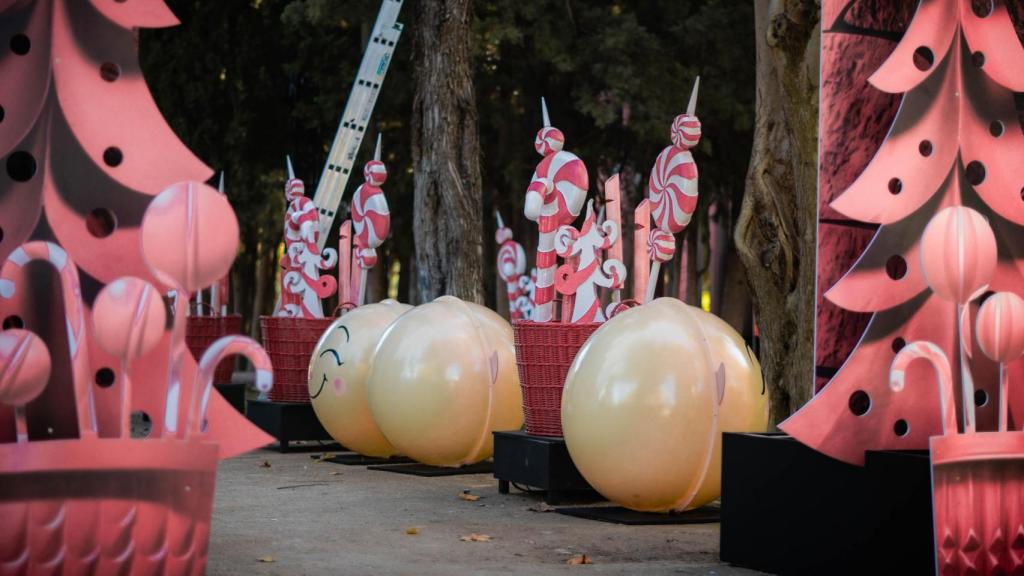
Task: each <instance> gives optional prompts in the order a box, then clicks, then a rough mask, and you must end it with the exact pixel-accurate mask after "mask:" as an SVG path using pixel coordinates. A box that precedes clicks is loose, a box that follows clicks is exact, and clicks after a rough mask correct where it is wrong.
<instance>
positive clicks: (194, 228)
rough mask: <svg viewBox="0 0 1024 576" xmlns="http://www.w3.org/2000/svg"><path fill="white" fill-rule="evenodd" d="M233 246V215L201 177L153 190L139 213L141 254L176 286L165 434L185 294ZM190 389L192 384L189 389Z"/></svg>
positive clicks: (172, 407) (227, 265)
mask: <svg viewBox="0 0 1024 576" xmlns="http://www.w3.org/2000/svg"><path fill="white" fill-rule="evenodd" d="M237 252H238V220H237V219H236V218H235V212H234V210H232V209H231V204H229V203H228V201H227V198H226V197H225V196H223V195H221V194H219V193H218V192H217V190H216V189H214V188H212V187H210V186H207V185H206V184H203V183H201V182H179V183H177V184H173V185H171V186H170V187H169V188H167V189H166V190H164V191H163V192H161V193H160V194H158V195H157V196H156V197H155V198H153V201H152V202H150V204H149V207H148V208H147V209H146V214H145V216H143V218H142V256H143V258H144V259H145V260H146V264H147V265H148V266H149V268H150V269H151V270H152V272H153V275H154V276H155V277H156V278H157V279H158V280H159V281H160V282H162V283H163V284H165V285H166V286H168V287H172V288H173V289H174V290H175V292H176V297H175V299H174V330H173V331H172V333H171V347H170V361H169V362H168V378H167V381H168V389H167V401H166V405H165V407H166V411H165V413H164V435H180V432H181V431H180V430H179V427H178V421H179V415H180V413H181V411H182V409H183V407H184V406H185V405H186V404H185V403H183V402H180V397H181V362H182V358H183V357H184V355H185V354H186V353H187V352H186V348H185V313H186V309H187V307H188V300H189V294H190V293H191V292H194V291H195V290H198V289H200V288H202V287H203V286H207V285H209V284H211V283H213V281H215V280H217V279H218V278H221V277H222V276H224V275H225V274H226V273H227V272H228V270H230V269H231V263H232V262H233V261H234V259H235V255H236V253H237ZM192 393H193V394H194V393H195V390H193V391H192Z"/></svg>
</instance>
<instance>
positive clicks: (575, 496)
mask: <svg viewBox="0 0 1024 576" xmlns="http://www.w3.org/2000/svg"><path fill="white" fill-rule="evenodd" d="M494 477H495V478H497V479H498V491H499V492H501V493H502V494H508V491H509V484H522V485H525V486H529V487H531V488H536V489H539V490H543V491H544V501H545V502H546V503H548V504H558V503H559V502H562V501H564V500H594V499H598V498H600V496H598V494H597V492H594V489H593V488H591V487H590V484H588V483H587V481H586V480H584V479H583V476H581V475H580V471H579V470H577V469H576V465H575V464H573V463H572V459H571V458H569V450H568V449H567V448H566V447H565V440H563V439H562V438H556V437H550V436H531V435H529V434H527V433H526V432H519V431H516V432H495V433H494Z"/></svg>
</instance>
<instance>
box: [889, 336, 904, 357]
mask: <svg viewBox="0 0 1024 576" xmlns="http://www.w3.org/2000/svg"><path fill="white" fill-rule="evenodd" d="M906 345H907V341H906V340H904V339H903V338H901V337H896V338H893V341H892V351H893V352H894V353H898V352H899V351H900V350H903V347H904V346H906Z"/></svg>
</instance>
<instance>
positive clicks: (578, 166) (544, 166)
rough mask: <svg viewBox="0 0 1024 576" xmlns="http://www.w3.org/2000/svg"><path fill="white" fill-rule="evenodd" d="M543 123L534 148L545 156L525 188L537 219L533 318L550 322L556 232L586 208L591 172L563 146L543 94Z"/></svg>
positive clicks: (529, 214) (528, 210)
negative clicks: (552, 122)
mask: <svg viewBox="0 0 1024 576" xmlns="http://www.w3.org/2000/svg"><path fill="white" fill-rule="evenodd" d="M541 110H542V112H543V115H544V127H543V128H541V130H540V131H539V132H538V133H537V138H536V140H535V141H534V148H535V149H536V150H537V152H538V153H540V154H541V155H542V156H544V159H543V160H541V161H540V164H538V165H537V169H536V170H534V172H533V179H532V180H531V181H530V185H529V187H528V188H527V189H526V202H525V207H524V208H523V214H524V215H526V217H527V218H529V219H530V220H532V221H534V222H536V223H537V227H538V229H539V233H540V238H539V240H538V242H537V289H536V296H535V306H536V307H535V310H534V320H535V321H537V322H549V321H551V318H552V313H553V303H554V298H555V270H556V269H557V267H558V262H557V258H556V254H555V233H556V232H557V231H558V228H559V227H560V226H564V225H568V224H572V222H573V220H575V219H576V217H577V216H579V214H580V211H581V210H582V209H583V203H584V201H585V200H586V197H587V187H588V183H589V176H588V175H587V167H586V165H584V164H583V161H582V160H580V159H579V157H577V156H576V155H575V154H573V153H571V152H566V151H564V150H562V146H563V145H564V144H565V137H564V136H563V135H562V132H561V131H560V130H558V129H557V128H553V127H552V126H551V121H550V119H549V118H548V108H547V104H546V103H545V102H544V99H543V98H541Z"/></svg>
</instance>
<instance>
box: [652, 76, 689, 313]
mask: <svg viewBox="0 0 1024 576" xmlns="http://www.w3.org/2000/svg"><path fill="white" fill-rule="evenodd" d="M699 87H700V77H699V76H698V77H697V80H696V81H695V82H694V84H693V92H691V93H690V103H689V105H688V106H687V107H686V114H681V115H679V116H677V117H676V119H675V121H673V122H672V145H671V146H669V147H667V148H665V149H664V150H662V151H661V153H660V154H658V158H657V160H655V162H654V167H653V168H652V169H651V177H650V180H649V181H648V190H649V197H650V202H651V218H653V220H654V226H655V228H657V229H659V230H661V231H663V232H665V233H667V234H670V235H671V234H678V233H679V232H682V230H683V229H684V228H686V225H687V224H689V223H690V219H691V218H692V217H693V212H694V210H695V209H696V208H697V164H695V163H694V161H693V154H691V153H690V149H691V148H693V147H694V146H696V145H697V144H698V143H699V142H700V135H701V132H700V120H698V119H697V116H695V114H696V110H697V90H698V88H699ZM651 238H652V239H653V238H654V235H653V234H652V235H651ZM662 241H664V239H663V240H662ZM672 242H673V243H675V240H674V239H673V240H672ZM674 251H675V249H674V248H673V252H674ZM666 261H667V260H659V259H658V258H656V257H655V254H654V253H653V252H652V253H651V275H650V282H649V284H648V285H647V298H646V299H645V302H650V301H651V300H653V299H654V289H655V288H656V287H657V285H658V273H659V272H660V271H661V263H662V262H666Z"/></svg>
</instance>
